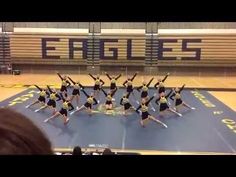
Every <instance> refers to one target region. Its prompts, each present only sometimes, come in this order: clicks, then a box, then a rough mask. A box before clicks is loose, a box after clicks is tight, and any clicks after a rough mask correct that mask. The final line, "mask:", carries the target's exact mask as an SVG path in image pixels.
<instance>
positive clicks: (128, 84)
mask: <svg viewBox="0 0 236 177" xmlns="http://www.w3.org/2000/svg"><path fill="white" fill-rule="evenodd" d="M137 74H138V73H137V72H136V73H135V74H134V75H133V77H132V78H128V79H127V80H126V81H125V82H124V83H123V86H124V87H126V92H127V94H128V93H132V95H133V97H134V99H135V100H136V98H135V95H134V92H133V90H134V88H133V80H134V78H135V77H136V76H137ZM136 103H137V104H139V102H138V100H136Z"/></svg>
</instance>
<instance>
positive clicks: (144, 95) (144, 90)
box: [137, 78, 155, 112]
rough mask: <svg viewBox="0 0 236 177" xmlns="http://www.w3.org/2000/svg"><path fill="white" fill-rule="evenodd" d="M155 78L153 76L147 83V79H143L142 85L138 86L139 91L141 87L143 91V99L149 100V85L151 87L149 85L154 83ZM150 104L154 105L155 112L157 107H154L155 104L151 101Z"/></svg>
mask: <svg viewBox="0 0 236 177" xmlns="http://www.w3.org/2000/svg"><path fill="white" fill-rule="evenodd" d="M153 79H154V78H152V79H151V80H150V81H149V82H148V84H147V83H146V81H143V84H142V85H141V86H140V87H138V88H137V90H138V92H140V89H141V90H142V92H141V100H142V99H145V100H146V101H147V100H148V98H149V97H148V87H149V85H150V84H151V83H152V81H153ZM150 105H151V107H152V110H153V111H154V112H155V109H154V107H153V105H152V104H151V103H150Z"/></svg>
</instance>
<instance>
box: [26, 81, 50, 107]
mask: <svg viewBox="0 0 236 177" xmlns="http://www.w3.org/2000/svg"><path fill="white" fill-rule="evenodd" d="M34 86H35V87H36V88H37V89H39V91H40V93H39V97H38V99H37V100H35V101H34V102H33V103H31V104H29V105H27V106H26V107H25V108H29V107H31V106H33V105H35V104H38V103H41V104H43V105H45V102H46V95H48V96H49V93H48V92H47V90H46V89H42V88H40V87H39V86H37V85H34Z"/></svg>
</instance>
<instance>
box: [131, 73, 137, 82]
mask: <svg viewBox="0 0 236 177" xmlns="http://www.w3.org/2000/svg"><path fill="white" fill-rule="evenodd" d="M137 74H138V73H137V72H136V73H135V74H134V75H133V77H132V78H131V81H133V80H134V78H135V77H136V76H137Z"/></svg>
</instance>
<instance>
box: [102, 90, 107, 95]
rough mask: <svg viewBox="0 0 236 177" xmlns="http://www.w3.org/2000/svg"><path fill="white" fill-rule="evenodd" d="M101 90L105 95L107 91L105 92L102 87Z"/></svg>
mask: <svg viewBox="0 0 236 177" xmlns="http://www.w3.org/2000/svg"><path fill="white" fill-rule="evenodd" d="M101 90H102V92H103V93H104V95H105V96H107V93H106V92H105V90H103V88H101Z"/></svg>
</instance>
